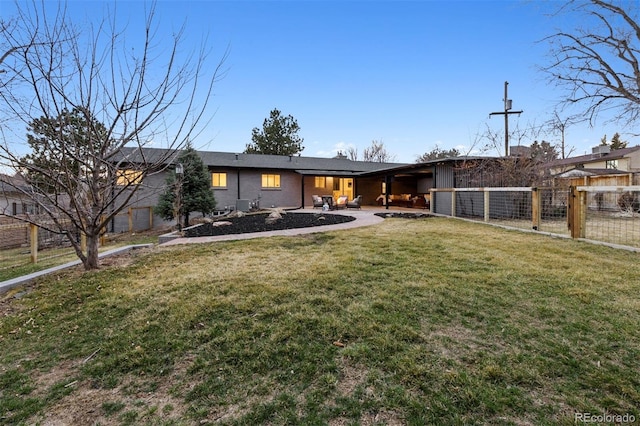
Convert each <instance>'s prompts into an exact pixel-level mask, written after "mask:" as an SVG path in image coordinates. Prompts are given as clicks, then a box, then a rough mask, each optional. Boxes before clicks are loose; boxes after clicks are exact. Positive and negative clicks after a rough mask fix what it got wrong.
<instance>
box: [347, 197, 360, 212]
mask: <svg viewBox="0 0 640 426" xmlns="http://www.w3.org/2000/svg"><path fill="white" fill-rule="evenodd" d="M361 204H362V195H358V196H357V197H356V198H354V199H353V200H351V201H347V208H348V209H359V208H360V205H361Z"/></svg>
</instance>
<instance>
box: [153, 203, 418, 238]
mask: <svg viewBox="0 0 640 426" xmlns="http://www.w3.org/2000/svg"><path fill="white" fill-rule="evenodd" d="M399 210H400V209H393V210H385V209H384V208H383V207H378V208H375V207H363V208H362V209H360V210H332V211H330V212H326V213H327V214H343V215H347V216H353V217H355V218H356V220H352V221H351V222H346V223H339V224H337V225H324V226H312V227H309V228H296V229H284V230H282V231H266V232H251V233H247V234H233V235H218V236H215V237H193V238H176V239H173V240H171V241H167V242H166V243H163V244H161V245H162V246H163V247H164V246H170V245H176V244H201V243H210V242H214V241H231V240H247V239H251V238H265V237H273V236H278V235H302V234H313V233H316V232H326V231H334V230H341V229H350V228H358V227H361V226H369V225H375V224H376V223H380V222H382V221H383V220H384V219H383V218H381V217H379V216H376V215H375V213H380V212H387V213H389V212H394V211H396V212H397V211H399ZM406 210H413V211H414V212H420V210H417V209H406ZM296 213H322V211H321V210H319V209H299V210H289V211H287V214H296Z"/></svg>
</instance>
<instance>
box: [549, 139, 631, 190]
mask: <svg viewBox="0 0 640 426" xmlns="http://www.w3.org/2000/svg"><path fill="white" fill-rule="evenodd" d="M548 167H549V172H550V174H551V176H552V178H553V184H554V186H557V185H565V186H569V185H574V186H576V185H593V186H624V185H638V184H640V146H634V147H631V148H623V149H616V150H613V151H611V150H610V147H609V146H606V145H600V146H596V147H594V148H593V149H592V152H591V154H588V155H580V156H577V157H570V158H564V159H560V160H555V161H552V162H551V163H549V165H548Z"/></svg>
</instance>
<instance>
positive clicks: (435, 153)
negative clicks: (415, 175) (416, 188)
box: [416, 145, 460, 163]
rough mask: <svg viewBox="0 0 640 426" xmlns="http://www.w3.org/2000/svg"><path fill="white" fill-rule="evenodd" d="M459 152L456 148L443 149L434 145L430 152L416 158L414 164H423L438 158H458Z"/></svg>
mask: <svg viewBox="0 0 640 426" xmlns="http://www.w3.org/2000/svg"><path fill="white" fill-rule="evenodd" d="M459 156H460V151H458V150H457V149H456V148H451V149H443V148H440V147H439V146H438V145H436V147H435V148H433V149H432V150H431V151H429V152H426V153H424V154H422V155H421V156H420V157H418V159H417V161H416V163H425V162H427V161H430V160H438V159H440V158H451V157H459Z"/></svg>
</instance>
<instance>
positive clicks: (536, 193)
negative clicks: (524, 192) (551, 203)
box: [531, 188, 542, 231]
mask: <svg viewBox="0 0 640 426" xmlns="http://www.w3.org/2000/svg"><path fill="white" fill-rule="evenodd" d="M541 206H542V191H540V190H539V189H538V188H531V222H532V223H531V225H532V227H533V229H534V230H536V231H539V230H540V219H541V211H542V209H541V208H540V207H541Z"/></svg>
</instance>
